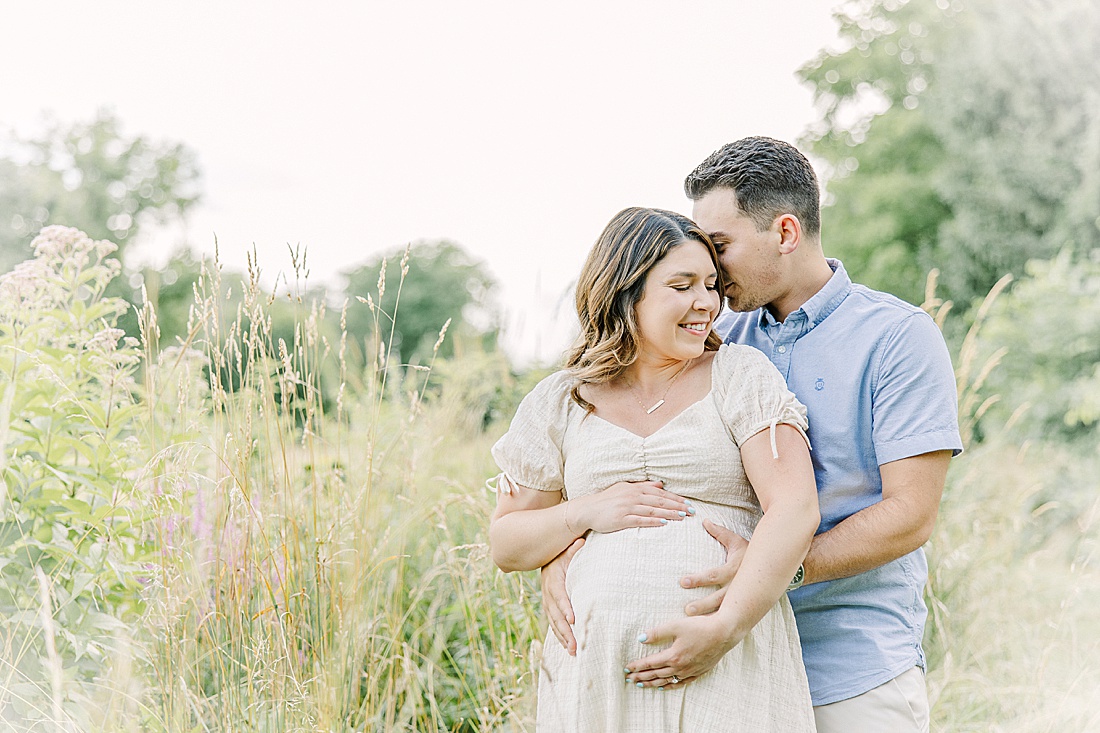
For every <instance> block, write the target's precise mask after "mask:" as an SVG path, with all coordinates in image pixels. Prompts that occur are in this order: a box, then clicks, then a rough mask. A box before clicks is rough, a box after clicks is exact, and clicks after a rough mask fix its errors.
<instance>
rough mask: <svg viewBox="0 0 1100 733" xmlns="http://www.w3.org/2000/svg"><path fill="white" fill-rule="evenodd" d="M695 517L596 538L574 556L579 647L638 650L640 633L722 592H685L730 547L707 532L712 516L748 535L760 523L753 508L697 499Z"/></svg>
mask: <svg viewBox="0 0 1100 733" xmlns="http://www.w3.org/2000/svg"><path fill="white" fill-rule="evenodd" d="M693 503H694V505H695V506H696V508H697V510H698V514H697V515H695V516H689V517H686V518H684V519H683V520H681V521H671V522H669V523H668V524H667V525H663V526H661V527H645V528H638V529H624V530H620V531H618V532H611V533H609V534H599V533H595V532H592V533H589V535H588V536H587V537H586V538H585V544H584V547H583V548H581V549H580V550H579V551H578V552H577V554H576V555H575V556H574V557H573V560H572V562H571V563H570V565H569V570H568V574H567V576H566V588H567V590H568V592H569V598H570V601H571V603H572V605H573V611H574V614H575V617H576V622H575V624H574V633H575V634H576V636H577V642H578V645H579V646H581V647H583V646H584V645H585V644H586V642H590V641H596V639H597V638H598V639H599V640H600V644H601V645H603V644H606V643H608V642H611V643H612V644H613V645H615V642H614V641H613V640H612V639H611V638H605V637H608V636H610V637H617V638H618V639H621V640H622V642H624V643H626V644H627V645H631V646H633V645H637V649H638V650H639V651H642V650H643V649H644V650H645V652H644V653H649V652H651V651H654V650H655V649H654V647H652V646H648V647H641V645H638V644H637V641H636V639H637V636H638V634H640V633H642V632H643V631H645V630H647V629H650V628H652V627H653V626H655V625H657V624H660V623H663V622H665V621H669V620H671V619H674V618H681V617H683V616H684V615H685V614H684V606H685V605H686V604H687V603H689V602H691V601H693V600H698V599H701V598H705V597H706V596H708V595H710V594H711V593H713V592H714V590H715V588H692V589H687V588H682V587H681V586H680V579H681V578H682V577H684V576H685V575H688V574H690V573H696V572H699V571H701V570H705V569H707V568H712V567H716V566H718V565H721V564H722V563H724V562H725V560H726V550H725V548H724V547H723V546H722V545H721V544H720V543H719V542H718V541H717V540H715V539H714V538H713V537H711V536H710V534H708V533H707V531H706V530H705V529H704V528H703V519H704V518H709V519H711V521H714V522H716V523H718V524H722V525H723V526H726V527H729V528H731V529H734V531H737V532H739V533H740V534H742V535H746V536H747V534H748V532H749V531H750V530H749V527H751V526H752V523H753V522H754V521H755V518H754V517H752V516H751V515H750V514H749V513H748V512H747V511H745V510H743V509H738V508H734V507H729V506H723V505H714V504H706V503H704V502H700V501H694V502H693Z"/></svg>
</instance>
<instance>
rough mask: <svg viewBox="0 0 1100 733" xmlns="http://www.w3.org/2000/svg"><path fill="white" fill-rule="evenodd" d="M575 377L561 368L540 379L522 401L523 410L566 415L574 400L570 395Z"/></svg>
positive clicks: (548, 414)
mask: <svg viewBox="0 0 1100 733" xmlns="http://www.w3.org/2000/svg"><path fill="white" fill-rule="evenodd" d="M575 381H576V380H575V378H574V377H573V375H572V374H571V373H570V372H569V371H568V370H566V369H560V370H558V371H556V372H554V373H553V374H549V375H547V376H545V377H543V378H542V379H541V380H539V382H538V384H536V385H535V387H534V388H533V389H532V390H531V391H530V392H528V393H527V396H526V397H524V398H523V401H522V402H521V403H520V407H521V411H522V410H528V411H534V412H537V413H540V414H542V415H544V416H547V417H550V416H560V417H564V416H565V415H567V413H568V411H569V404H570V402H571V401H572V397H571V395H570V392H571V390H572V389H573V385H574V383H575Z"/></svg>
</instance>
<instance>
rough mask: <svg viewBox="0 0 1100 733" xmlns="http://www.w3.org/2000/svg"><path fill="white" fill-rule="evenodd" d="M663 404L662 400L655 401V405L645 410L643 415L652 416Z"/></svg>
mask: <svg viewBox="0 0 1100 733" xmlns="http://www.w3.org/2000/svg"><path fill="white" fill-rule="evenodd" d="M663 404H665V401H664V400H663V399H660V400H657V404H655V405H654V406H653V407H651V408H649V409H648V410H646V411H645V414H647V415H652V414H653V413H654V412H656V410H657V408H658V407H660V406H661V405H663Z"/></svg>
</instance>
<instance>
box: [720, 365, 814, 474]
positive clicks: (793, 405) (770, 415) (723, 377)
mask: <svg viewBox="0 0 1100 733" xmlns="http://www.w3.org/2000/svg"><path fill="white" fill-rule="evenodd" d="M714 358H715V364H714V374H713V379H714V385H713V388H714V394H715V399H716V400H717V404H718V412H719V413H720V414H721V415H722V421H723V422H724V423H725V425H726V430H727V431H728V432H729V435H730V438H732V439H733V442H734V443H736V444H737V445H739V446H740V445H741V444H743V443H744V442H745V441H746V440H748V439H749V438H751V437H752V436H754V435H756V434H757V433H759V432H760V431H761V430H765V429H767V430H769V431H770V437H771V447H772V457H773V458H779V449H778V447H777V446H776V441H775V428H776V426H777V425H779V424H781V423H782V424H784V425H791V426H792V427H794V428H796V429H797V430H798V432H799V433H801V435H802V437H803V439H805V441H806V445H807V446H809V444H810V439H809V437H807V435H806V429H807V428H808V427H809V424H808V422H807V420H806V406H805V405H803V404H802V403H801V402H799V401H798V399H797V398H796V397H795V396H794V393H793V392H791V391H790V390H789V389H787V383H786V382H785V381H784V380H783V376H782V375H781V374H780V373H779V370H777V369H776V368H775V366H774V365H773V364H772V363H771V362H770V361H768V357H767V356H765V355H764V354H763V352H761V351H759V350H758V349H755V348H753V347H751V346H742V345H740V344H725V345H723V346H722V348H721V350H720V351H719V352H718V354H717V355H716V356H715V357H714Z"/></svg>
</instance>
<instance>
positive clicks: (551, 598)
mask: <svg viewBox="0 0 1100 733" xmlns="http://www.w3.org/2000/svg"><path fill="white" fill-rule="evenodd" d="M583 546H584V538H583V537H580V538H577V539H576V540H574V541H573V544H571V545H569V547H566V548H565V550H563V551H562V553H561V554H560V555H558V556H557V557H555V558H554V559H553V560H551V561H550V562H548V563H547V564H546V565H544V566H543V568H542V573H541V574H540V575H541V581H542V607H543V608H544V609H546V615H547V617H548V618H549V619H550V630H551V631H553V632H554V636H555V637H557V639H558V641H560V642H561V645H562V646H563V647H565V651H566V652H568V653H569V655H570V656H573V657H575V656H576V655H577V639H576V637H575V636H573V626H572V625H573V624H574V623H575V622H576V618H575V617H574V615H573V604H571V603H570V602H569V594H568V593H567V592H566V590H565V573H566V571H567V570H568V569H569V561H570V560H572V559H573V555H575V554H576V553H577V550H579V549H581V547H583Z"/></svg>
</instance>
